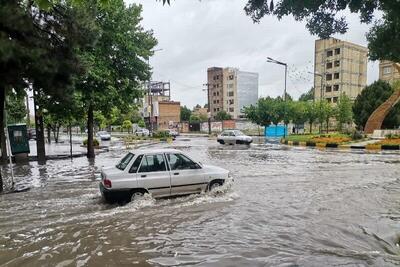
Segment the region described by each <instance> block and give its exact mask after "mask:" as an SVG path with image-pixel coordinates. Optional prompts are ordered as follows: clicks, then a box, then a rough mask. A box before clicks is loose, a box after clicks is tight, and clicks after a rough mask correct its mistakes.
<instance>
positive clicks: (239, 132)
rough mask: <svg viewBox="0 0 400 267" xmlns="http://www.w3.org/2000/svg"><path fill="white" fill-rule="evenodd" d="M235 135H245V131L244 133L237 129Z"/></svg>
mask: <svg viewBox="0 0 400 267" xmlns="http://www.w3.org/2000/svg"><path fill="white" fill-rule="evenodd" d="M235 135H236V136H243V135H244V133H242V132H241V131H235Z"/></svg>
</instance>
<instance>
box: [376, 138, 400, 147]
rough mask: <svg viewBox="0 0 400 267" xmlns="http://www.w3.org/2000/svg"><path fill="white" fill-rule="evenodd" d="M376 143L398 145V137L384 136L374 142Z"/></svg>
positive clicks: (399, 139) (399, 143) (399, 141)
mask: <svg viewBox="0 0 400 267" xmlns="http://www.w3.org/2000/svg"><path fill="white" fill-rule="evenodd" d="M376 144H378V145H397V146H398V145H400V138H386V139H383V140H382V141H379V142H378V143H376Z"/></svg>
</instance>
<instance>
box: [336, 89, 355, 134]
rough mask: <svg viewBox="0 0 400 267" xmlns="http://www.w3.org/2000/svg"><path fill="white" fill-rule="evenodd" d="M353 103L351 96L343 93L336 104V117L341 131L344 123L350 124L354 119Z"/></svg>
mask: <svg viewBox="0 0 400 267" xmlns="http://www.w3.org/2000/svg"><path fill="white" fill-rule="evenodd" d="M352 106H353V104H352V103H351V100H350V98H349V97H348V96H347V95H345V94H344V93H342V94H341V95H340V97H339V102H338V104H337V106H336V111H335V118H336V121H337V122H338V128H339V131H342V129H343V124H349V123H351V122H352V121H353V111H352Z"/></svg>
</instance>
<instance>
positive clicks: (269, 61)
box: [267, 57, 287, 138]
mask: <svg viewBox="0 0 400 267" xmlns="http://www.w3.org/2000/svg"><path fill="white" fill-rule="evenodd" d="M267 62H268V63H273V64H278V65H282V66H285V90H284V92H283V100H284V101H285V115H286V98H287V97H286V95H287V93H286V85H287V63H284V62H281V61H278V60H275V59H273V58H270V57H267ZM286 127H287V126H286V125H285V128H284V129H283V138H286Z"/></svg>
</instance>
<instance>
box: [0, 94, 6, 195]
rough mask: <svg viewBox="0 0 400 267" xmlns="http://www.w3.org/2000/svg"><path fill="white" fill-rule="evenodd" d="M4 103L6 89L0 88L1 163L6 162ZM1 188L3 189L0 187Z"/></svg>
mask: <svg viewBox="0 0 400 267" xmlns="http://www.w3.org/2000/svg"><path fill="white" fill-rule="evenodd" d="M5 102H6V89H5V88H0V139H1V142H0V145H1V162H2V163H6V162H7V147H6V136H5V134H6V133H5V132H4V128H5V127H6V125H5V121H4V115H5V113H4V109H5ZM2 188H3V187H2Z"/></svg>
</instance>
